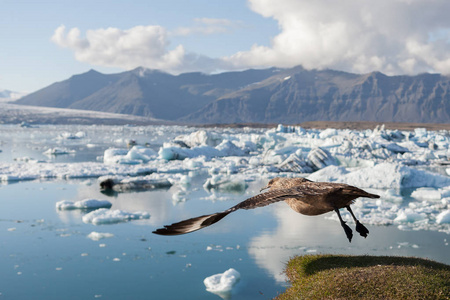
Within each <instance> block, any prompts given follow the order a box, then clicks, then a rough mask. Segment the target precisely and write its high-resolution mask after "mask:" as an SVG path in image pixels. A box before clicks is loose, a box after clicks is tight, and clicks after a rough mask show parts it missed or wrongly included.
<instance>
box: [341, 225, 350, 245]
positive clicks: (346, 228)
mask: <svg viewBox="0 0 450 300" xmlns="http://www.w3.org/2000/svg"><path fill="white" fill-rule="evenodd" d="M345 223H346V222H344V221H342V222H341V226H342V228H344V231H345V235H346V236H347V238H348V241H349V242H350V243H351V242H352V237H353V231H352V229H351V228H350V227H349V226H348V225H347V224H345Z"/></svg>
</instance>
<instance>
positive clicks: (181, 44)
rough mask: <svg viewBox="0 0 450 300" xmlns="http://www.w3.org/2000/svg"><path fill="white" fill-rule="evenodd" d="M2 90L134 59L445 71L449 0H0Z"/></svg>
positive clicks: (111, 68)
mask: <svg viewBox="0 0 450 300" xmlns="http://www.w3.org/2000/svg"><path fill="white" fill-rule="evenodd" d="M0 11H1V18H0V89H9V90H13V91H27V92H32V91H35V90H38V89H40V88H43V87H45V86H47V85H49V84H51V83H53V82H55V81H61V80H65V79H67V78H69V77H70V76H72V75H74V74H79V73H83V72H86V71H88V70H89V69H96V70H98V71H100V72H103V73H115V72H121V71H125V70H129V69H133V68H135V67H138V66H144V67H147V68H153V69H161V70H164V71H166V72H170V73H174V74H177V73H182V72H189V71H201V72H205V73H208V72H220V71H226V70H241V69H246V68H263V67H270V66H278V67H292V66H295V65H303V66H304V67H306V68H309V69H312V68H332V69H338V70H344V71H349V72H355V73H366V72H371V71H374V70H377V71H382V72H384V73H387V74H417V73H420V72H439V73H445V74H449V73H450V30H449V29H450V18H448V11H450V1H447V0H379V1H377V2H374V1H367V0H342V1H331V0H316V1H309V0H308V1H307V0H277V1H270V0H248V1H243V0H242V1H238V0H228V1H215V0H192V1H182V0H176V1H174V0H165V1H152V0H147V1H116V0H109V1H92V0H90V1H84V0H77V1H67V0H59V1H54V0H49V1H35V0H34V1H22V0H12V1H11V0H0Z"/></svg>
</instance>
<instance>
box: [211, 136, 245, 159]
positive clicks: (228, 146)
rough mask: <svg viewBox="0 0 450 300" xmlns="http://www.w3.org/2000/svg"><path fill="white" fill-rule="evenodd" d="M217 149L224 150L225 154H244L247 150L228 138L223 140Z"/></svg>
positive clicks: (223, 153)
mask: <svg viewBox="0 0 450 300" xmlns="http://www.w3.org/2000/svg"><path fill="white" fill-rule="evenodd" d="M216 149H217V150H219V151H220V152H222V155H223V156H244V155H245V152H244V150H242V149H241V148H239V147H238V146H236V145H235V144H234V143H233V142H230V141H228V140H225V141H223V142H222V143H220V145H218V146H217V147H216Z"/></svg>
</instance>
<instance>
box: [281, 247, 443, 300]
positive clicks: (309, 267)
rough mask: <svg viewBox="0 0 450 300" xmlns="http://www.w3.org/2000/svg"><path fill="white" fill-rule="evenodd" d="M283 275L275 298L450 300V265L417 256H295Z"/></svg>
mask: <svg viewBox="0 0 450 300" xmlns="http://www.w3.org/2000/svg"><path fill="white" fill-rule="evenodd" d="M286 274H287V276H288V278H289V280H290V282H291V285H292V286H291V287H290V288H288V289H287V290H286V292H284V293H283V294H281V295H279V296H278V297H277V299H450V266H448V265H444V264H440V263H437V262H434V261H431V260H426V259H420V258H412V257H392V256H344V255H306V256H297V257H294V258H293V259H291V260H290V261H289V263H288V265H287V267H286Z"/></svg>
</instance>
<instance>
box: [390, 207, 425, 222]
mask: <svg viewBox="0 0 450 300" xmlns="http://www.w3.org/2000/svg"><path fill="white" fill-rule="evenodd" d="M424 219H426V215H425V214H419V213H416V212H414V211H413V210H411V209H405V210H401V211H400V212H399V213H398V214H397V218H395V219H394V222H399V223H414V222H417V221H421V220H424Z"/></svg>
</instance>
